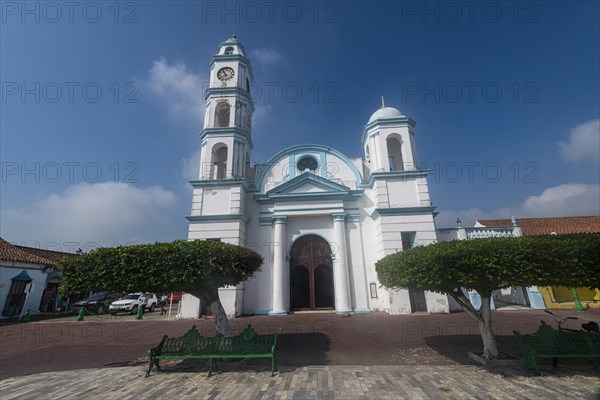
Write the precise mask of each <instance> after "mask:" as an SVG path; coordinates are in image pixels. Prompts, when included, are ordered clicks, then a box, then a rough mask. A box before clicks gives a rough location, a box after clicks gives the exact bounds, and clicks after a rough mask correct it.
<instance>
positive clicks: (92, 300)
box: [73, 292, 121, 314]
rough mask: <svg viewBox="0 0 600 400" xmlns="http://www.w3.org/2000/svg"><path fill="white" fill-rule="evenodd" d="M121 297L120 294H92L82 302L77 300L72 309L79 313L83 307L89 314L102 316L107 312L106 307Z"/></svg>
mask: <svg viewBox="0 0 600 400" xmlns="http://www.w3.org/2000/svg"><path fill="white" fill-rule="evenodd" d="M119 297H121V293H110V292H98V293H94V294H93V295H91V296H90V297H88V298H87V299H84V300H79V301H78V302H76V303H75V305H74V306H73V308H75V311H77V312H79V310H81V308H82V307H85V309H86V310H88V311H89V312H93V313H95V314H104V313H105V312H106V311H108V307H109V306H110V304H111V303H112V302H113V301H115V300H118V299H119Z"/></svg>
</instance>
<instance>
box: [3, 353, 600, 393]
mask: <svg viewBox="0 0 600 400" xmlns="http://www.w3.org/2000/svg"><path fill="white" fill-rule="evenodd" d="M221 369H222V371H221V372H218V373H216V374H215V375H213V376H212V377H211V378H207V377H206V373H205V369H203V368H202V367H201V366H200V365H190V364H188V363H186V362H184V361H182V362H172V364H171V365H168V364H165V372H162V373H153V374H152V375H151V376H150V377H149V378H144V377H143V375H144V372H145V368H144V366H143V365H141V364H139V365H135V366H130V367H116V368H104V369H85V370H78V371H62V372H48V373H42V374H36V375H32V376H23V377H17V378H9V379H5V380H2V381H0V398H2V400H9V399H36V400H37V399H122V400H126V399H134V400H140V399H227V400H231V399H236V400H241V399H411V400H413V399H414V400H416V399H436V400H437V399H461V400H462V399H536V400H539V399H545V400H550V399H567V398H574V399H590V400H592V399H598V398H600V378H598V376H594V375H592V373H591V372H589V371H588V372H583V371H581V372H579V373H574V371H572V370H571V371H569V370H564V369H563V370H562V371H561V372H552V371H551V372H550V374H549V376H545V377H531V376H529V375H528V374H526V373H524V372H523V371H522V370H519V369H500V370H495V371H494V370H485V369H483V368H480V367H475V366H385V367H377V366H371V367H357V366H318V367H298V368H285V367H284V368H280V373H279V374H278V375H276V376H275V377H273V378H271V376H270V371H269V370H267V369H266V368H265V369H262V370H257V369H256V367H252V368H246V367H244V366H240V365H235V366H224V367H222V368H221Z"/></svg>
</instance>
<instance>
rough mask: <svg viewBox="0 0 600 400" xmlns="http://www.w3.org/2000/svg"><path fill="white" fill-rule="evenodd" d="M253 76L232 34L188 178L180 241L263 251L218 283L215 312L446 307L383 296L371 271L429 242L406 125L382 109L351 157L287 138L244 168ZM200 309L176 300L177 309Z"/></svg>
mask: <svg viewBox="0 0 600 400" xmlns="http://www.w3.org/2000/svg"><path fill="white" fill-rule="evenodd" d="M253 78H254V76H253V73H252V65H251V63H250V60H249V59H248V58H247V56H246V53H245V50H244V47H243V46H242V44H241V43H240V41H239V40H238V39H237V38H236V37H235V36H234V37H231V38H230V39H228V40H227V41H225V42H224V43H222V44H221V46H220V50H219V52H218V54H216V55H214V56H213V57H212V58H211V60H210V87H209V89H208V90H207V91H206V93H205V94H204V100H205V109H206V112H205V117H204V129H203V130H202V132H201V134H200V139H201V163H200V164H201V167H200V171H199V176H198V179H197V180H194V181H192V182H191V184H192V186H193V200H192V210H191V215H189V216H188V217H187V220H188V223H189V234H188V239H190V240H196V239H201V240H221V241H223V242H227V243H233V244H238V245H242V246H246V247H249V248H252V249H253V250H256V251H257V252H259V253H260V254H262V256H263V257H264V264H263V266H262V268H261V270H260V271H259V272H257V273H256V274H255V276H254V277H253V278H251V279H250V280H248V281H246V282H244V283H241V284H239V285H238V286H236V287H229V288H222V289H221V290H220V292H219V293H220V297H221V301H222V303H223V305H224V307H225V310H226V312H227V313H228V314H229V315H230V316H238V315H241V314H287V313H290V312H293V311H299V310H332V312H333V311H335V312H338V313H349V312H369V311H388V312H390V313H392V314H402V313H411V312H415V311H426V312H430V313H440V312H449V305H448V299H447V297H446V296H445V295H441V294H438V293H433V292H427V291H425V292H422V291H421V292H412V291H409V290H399V291H388V290H385V289H383V288H382V287H380V283H379V281H378V280H377V274H376V272H375V263H376V262H377V260H379V259H380V258H382V257H384V256H386V255H388V254H392V253H395V252H397V251H402V250H403V249H406V248H409V247H412V246H415V245H426V244H430V243H433V242H435V241H436V240H437V238H436V229H435V224H434V215H435V207H434V206H433V205H432V202H431V199H430V197H429V188H428V184H427V173H428V171H427V170H421V169H419V168H418V153H417V147H416V130H415V125H416V123H415V121H413V120H412V119H411V118H410V117H409V116H406V115H404V114H402V113H401V112H400V111H399V110H397V109H395V108H392V107H382V108H380V109H379V110H376V111H375V112H374V113H373V115H372V116H371V118H370V119H369V120H368V121H367V123H366V124H365V125H364V127H363V129H362V135H361V132H360V129H357V133H356V135H355V136H356V140H357V142H358V141H359V140H360V141H361V144H362V149H363V152H364V153H363V157H361V158H350V157H348V156H346V155H344V154H342V153H341V152H339V151H337V150H335V149H334V148H331V147H328V146H323V145H319V144H298V145H295V146H292V147H289V148H286V149H283V150H281V151H280V152H278V153H277V154H275V155H274V156H273V157H271V159H270V160H269V161H268V162H267V163H266V164H254V163H253V161H252V149H253V142H252V114H253V112H254V105H253V102H252V98H251V96H250V84H251V82H252V80H253ZM199 312H200V307H199V303H198V300H197V299H195V298H193V297H191V296H189V295H186V296H185V297H184V300H183V302H182V316H183V317H195V316H198V314H199Z"/></svg>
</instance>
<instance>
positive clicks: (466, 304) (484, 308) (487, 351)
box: [448, 289, 498, 360]
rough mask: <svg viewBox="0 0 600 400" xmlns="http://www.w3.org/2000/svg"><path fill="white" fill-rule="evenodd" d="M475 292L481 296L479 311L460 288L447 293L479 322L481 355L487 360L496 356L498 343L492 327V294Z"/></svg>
mask: <svg viewBox="0 0 600 400" xmlns="http://www.w3.org/2000/svg"><path fill="white" fill-rule="evenodd" d="M477 293H479V296H481V307H480V308H479V311H477V310H475V308H474V307H473V305H472V304H471V302H470V301H469V299H468V298H467V297H466V296H465V295H464V293H463V292H462V290H461V289H458V290H455V291H454V292H449V293H448V294H449V295H450V296H452V298H454V300H456V302H457V303H458V304H460V306H461V307H462V309H463V310H465V311H466V313H467V314H469V315H470V316H471V317H473V319H475V320H476V321H477V323H478V324H479V332H480V333H481V340H482V341H483V357H484V358H486V359H488V360H493V359H495V358H497V357H498V345H497V344H496V338H495V337H494V331H493V329H492V308H491V296H492V294H491V292H490V293H486V294H482V293H481V292H480V291H477Z"/></svg>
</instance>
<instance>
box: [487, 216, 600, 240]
mask: <svg viewBox="0 0 600 400" xmlns="http://www.w3.org/2000/svg"><path fill="white" fill-rule="evenodd" d="M478 222H479V223H480V224H481V225H483V226H486V227H490V228H491V227H500V226H512V223H511V220H510V219H480V220H478ZM517 224H518V225H519V226H520V227H521V230H522V231H523V236H535V235H549V234H551V233H552V232H556V233H557V234H558V235H567V234H571V233H600V216H590V217H550V218H517Z"/></svg>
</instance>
